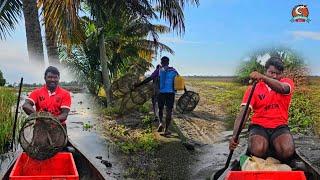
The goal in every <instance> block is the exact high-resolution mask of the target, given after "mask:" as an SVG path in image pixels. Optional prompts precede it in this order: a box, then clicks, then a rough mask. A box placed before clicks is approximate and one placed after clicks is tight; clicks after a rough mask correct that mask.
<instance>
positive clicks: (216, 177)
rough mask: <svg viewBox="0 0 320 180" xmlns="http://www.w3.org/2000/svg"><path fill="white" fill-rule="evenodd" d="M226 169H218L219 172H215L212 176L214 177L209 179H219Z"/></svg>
mask: <svg viewBox="0 0 320 180" xmlns="http://www.w3.org/2000/svg"><path fill="white" fill-rule="evenodd" d="M226 169H227V168H225V167H224V168H222V169H220V170H219V171H217V172H216V173H215V174H214V176H213V178H211V179H213V180H218V179H219V177H220V176H221V175H222V174H223V173H224V171H225V170H226Z"/></svg>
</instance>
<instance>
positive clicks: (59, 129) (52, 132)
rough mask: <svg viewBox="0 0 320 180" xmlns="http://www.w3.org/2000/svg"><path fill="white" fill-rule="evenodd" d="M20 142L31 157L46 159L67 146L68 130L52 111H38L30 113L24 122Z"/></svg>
mask: <svg viewBox="0 0 320 180" xmlns="http://www.w3.org/2000/svg"><path fill="white" fill-rule="evenodd" d="M19 142H20V144H21V146H22V148H23V150H24V151H25V152H26V153H27V154H28V155H29V156H30V157H31V158H33V159H37V160H45V159H48V158H50V157H52V156H54V155H55V154H56V153H57V152H59V151H62V149H63V147H65V146H66V144H67V132H66V130H65V128H64V127H63V126H62V125H61V124H60V122H59V121H58V120H57V118H55V117H53V116H52V115H51V114H50V113H47V112H37V113H34V114H32V115H30V116H29V117H28V118H27V119H26V120H25V122H24V123H23V125H22V127H21V129H20V133H19Z"/></svg>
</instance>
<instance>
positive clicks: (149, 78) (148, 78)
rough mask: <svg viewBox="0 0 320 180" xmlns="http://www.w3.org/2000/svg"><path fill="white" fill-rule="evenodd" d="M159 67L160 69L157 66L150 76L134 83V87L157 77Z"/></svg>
mask: <svg viewBox="0 0 320 180" xmlns="http://www.w3.org/2000/svg"><path fill="white" fill-rule="evenodd" d="M157 67H158V66H157ZM159 69H160V68H159V67H158V68H157V69H156V70H154V71H153V73H152V74H151V76H150V77H147V78H146V79H145V80H143V81H142V82H141V83H137V84H135V85H134V87H135V88H137V87H139V86H141V85H143V84H146V83H148V82H150V81H151V80H153V79H155V78H157V77H158V76H159Z"/></svg>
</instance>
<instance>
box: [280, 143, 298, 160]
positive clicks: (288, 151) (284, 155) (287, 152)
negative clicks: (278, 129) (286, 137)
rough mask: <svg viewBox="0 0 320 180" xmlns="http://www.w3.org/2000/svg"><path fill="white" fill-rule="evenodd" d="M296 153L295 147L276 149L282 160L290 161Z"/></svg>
mask: <svg viewBox="0 0 320 180" xmlns="http://www.w3.org/2000/svg"><path fill="white" fill-rule="evenodd" d="M294 152H295V148H294V146H293V145H280V147H279V148H277V149H276V153H277V155H278V156H279V158H280V159H288V158H290V157H291V156H293V154H294Z"/></svg>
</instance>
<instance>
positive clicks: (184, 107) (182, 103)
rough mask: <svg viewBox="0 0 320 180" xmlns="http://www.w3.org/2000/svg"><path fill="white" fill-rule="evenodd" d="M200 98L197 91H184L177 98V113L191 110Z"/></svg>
mask: <svg viewBox="0 0 320 180" xmlns="http://www.w3.org/2000/svg"><path fill="white" fill-rule="evenodd" d="M199 100H200V96H199V94H198V93H196V92H193V91H185V93H184V94H183V95H182V96H181V97H180V98H179V99H178V102H177V105H176V110H177V111H178V112H179V113H186V112H191V111H193V110H194V109H195V108H196V107H197V105H198V103H199Z"/></svg>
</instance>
